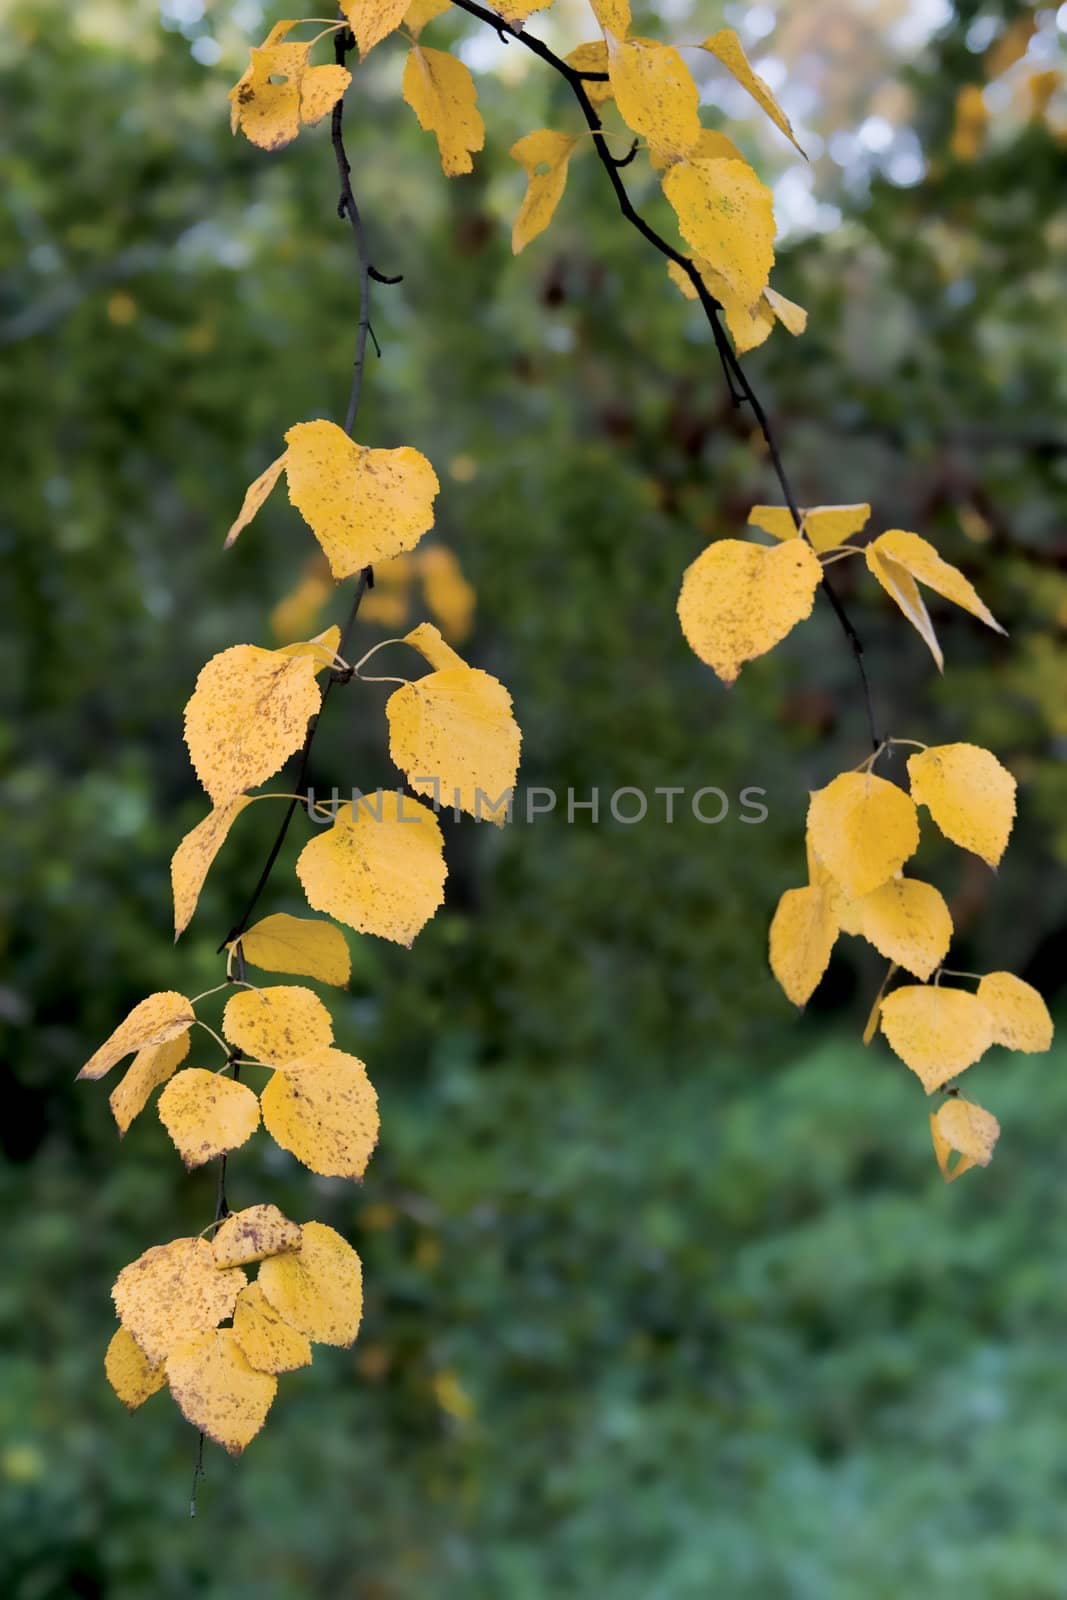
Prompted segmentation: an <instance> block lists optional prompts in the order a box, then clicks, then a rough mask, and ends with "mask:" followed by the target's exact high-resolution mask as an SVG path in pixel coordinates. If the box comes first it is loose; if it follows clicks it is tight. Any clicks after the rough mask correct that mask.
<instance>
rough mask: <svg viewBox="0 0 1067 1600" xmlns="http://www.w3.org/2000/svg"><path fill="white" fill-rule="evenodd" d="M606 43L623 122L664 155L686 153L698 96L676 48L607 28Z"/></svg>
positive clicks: (693, 136)
mask: <svg viewBox="0 0 1067 1600" xmlns="http://www.w3.org/2000/svg"><path fill="white" fill-rule="evenodd" d="M607 46H608V74H609V78H610V82H611V88H612V93H613V94H614V96H615V104H616V106H617V107H618V110H619V115H620V116H621V117H622V120H623V121H624V122H625V123H626V126H627V127H628V128H629V129H630V130H631V131H632V132H633V133H636V134H637V135H638V137H639V138H641V139H647V140H648V142H649V144H650V145H654V146H655V147H656V149H657V150H660V151H662V152H663V153H664V154H665V155H667V156H673V157H675V158H680V157H681V156H684V155H686V154H687V152H688V151H690V150H692V149H693V147H694V145H695V144H696V143H697V140H698V139H699V138H700V133H701V129H700V111H699V104H700V96H699V94H698V92H697V86H696V84H695V83H694V82H693V75H692V73H691V72H690V71H689V68H688V67H687V66H686V64H685V62H684V61H683V60H682V57H681V55H680V54H679V52H678V51H677V50H676V49H675V48H674V46H673V45H669V44H660V43H659V42H658V41H657V40H655V39H642V38H637V37H634V38H629V39H618V38H616V36H615V35H614V34H613V33H611V32H610V31H609V32H608V34H607Z"/></svg>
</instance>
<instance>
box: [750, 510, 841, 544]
mask: <svg viewBox="0 0 1067 1600" xmlns="http://www.w3.org/2000/svg"><path fill="white" fill-rule="evenodd" d="M870 514H871V508H870V506H869V505H849V506H810V507H809V508H808V510H807V511H803V510H802V511H801V513H800V517H801V528H802V530H803V532H804V535H805V537H806V538H807V540H808V542H809V543H810V544H811V547H812V549H813V550H815V551H817V552H818V554H819V555H825V553H826V551H827V550H832V549H834V548H835V547H836V546H837V545H841V544H844V542H845V540H846V539H848V538H850V537H851V535H852V534H854V533H859V531H860V529H861V528H863V526H864V525H865V523H866V522H867V519H868V517H869V516H870ZM748 520H749V524H750V526H751V527H753V528H762V530H763V532H764V533H769V534H771V535H772V537H773V538H775V539H795V538H796V537H797V525H796V523H795V522H794V521H793V513H792V512H791V511H790V509H789V507H788V506H753V507H752V510H751V511H750V512H749V514H748Z"/></svg>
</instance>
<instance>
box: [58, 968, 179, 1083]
mask: <svg viewBox="0 0 1067 1600" xmlns="http://www.w3.org/2000/svg"><path fill="white" fill-rule="evenodd" d="M195 1021H196V1013H195V1012H194V1011H193V1007H192V1002H191V1001H189V1000H187V999H186V998H185V996H184V995H183V994H175V993H174V991H173V990H172V989H164V990H162V991H161V992H160V993H159V994H150V995H149V996H148V999H147V1000H142V1001H141V1003H140V1005H136V1006H134V1008H133V1010H132V1011H131V1012H130V1014H129V1016H128V1017H127V1018H126V1020H125V1022H120V1023H119V1025H118V1027H117V1028H116V1029H115V1031H114V1033H113V1034H111V1036H110V1037H109V1038H107V1039H105V1040H104V1042H103V1044H102V1045H101V1046H100V1048H99V1050H97V1051H96V1053H95V1054H94V1055H92V1056H90V1057H89V1060H88V1061H87V1062H86V1063H85V1065H84V1067H83V1068H82V1069H81V1071H80V1072H79V1073H78V1077H79V1078H93V1079H96V1078H102V1077H103V1076H104V1074H105V1073H106V1072H110V1071H111V1068H112V1067H113V1066H114V1065H115V1063H116V1061H121V1060H122V1058H123V1056H128V1055H132V1054H133V1052H134V1051H135V1050H144V1049H147V1047H148V1046H149V1045H155V1044H166V1043H167V1041H168V1039H176V1038H177V1037H178V1035H179V1034H181V1033H186V1032H187V1031H188V1029H190V1028H191V1027H192V1025H193V1023H194V1022H195Z"/></svg>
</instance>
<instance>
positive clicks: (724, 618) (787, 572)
mask: <svg viewBox="0 0 1067 1600" xmlns="http://www.w3.org/2000/svg"><path fill="white" fill-rule="evenodd" d="M821 579H822V568H821V567H820V566H819V563H818V561H817V559H816V557H815V556H814V554H813V553H812V551H811V550H810V549H809V548H808V546H807V545H806V544H801V543H800V542H799V541H795V542H793V543H791V544H782V545H778V546H776V547H775V548H774V549H766V548H765V547H764V546H762V545H758V544H746V543H745V542H744V541H743V540H741V539H719V540H717V541H716V542H715V543H714V544H711V545H709V546H708V548H707V549H706V550H705V551H703V553H702V554H701V555H699V556H697V558H696V560H695V561H694V562H693V564H692V566H690V567H689V568H687V570H686V573H685V577H684V578H683V580H682V592H681V594H680V595H679V597H678V617H679V619H680V621H681V624H682V632H683V633H684V634H685V637H686V639H687V640H688V641H689V645H690V647H691V648H692V650H693V651H694V652H695V653H696V654H697V655H698V656H699V657H700V659H701V661H704V662H706V663H707V664H708V666H709V667H711V668H713V670H714V671H715V672H716V673H717V674H718V676H719V677H720V678H721V679H722V681H723V682H724V683H733V682H734V680H735V679H736V677H737V674H738V673H739V672H740V670H741V668H742V666H743V665H744V663H745V662H746V661H751V660H753V659H754V657H756V656H762V655H765V654H766V652H767V651H768V650H772V649H773V648H774V646H775V645H776V644H778V643H779V642H780V640H782V639H784V638H785V636H786V634H787V633H789V632H790V630H791V629H792V628H794V627H795V626H796V624H797V623H798V622H803V620H804V618H805V617H808V616H810V615H811V608H812V606H813V604H814V602H815V591H816V589H817V588H818V587H819V583H820V582H821Z"/></svg>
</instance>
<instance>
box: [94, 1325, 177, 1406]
mask: <svg viewBox="0 0 1067 1600" xmlns="http://www.w3.org/2000/svg"><path fill="white" fill-rule="evenodd" d="M104 1371H105V1372H106V1373H107V1381H108V1383H110V1385H111V1387H112V1388H113V1389H114V1391H115V1393H116V1394H117V1395H118V1397H119V1399H120V1400H121V1401H122V1403H123V1405H124V1406H125V1407H126V1408H127V1410H128V1411H136V1410H137V1407H138V1406H143V1405H144V1403H145V1401H146V1400H147V1399H149V1397H150V1396H151V1395H154V1394H155V1393H156V1391H157V1390H158V1389H162V1388H163V1387H164V1386H165V1384H166V1382H167V1374H166V1370H165V1368H164V1366H163V1363H162V1362H152V1361H149V1360H148V1359H147V1357H146V1356H145V1354H144V1352H143V1350H142V1349H141V1347H140V1345H139V1344H138V1343H137V1341H136V1340H135V1339H134V1337H133V1335H132V1334H131V1333H129V1332H128V1330H127V1329H126V1328H116V1330H115V1332H114V1333H113V1334H112V1337H111V1343H110V1344H109V1345H108V1347H107V1354H106V1355H105V1357H104Z"/></svg>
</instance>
